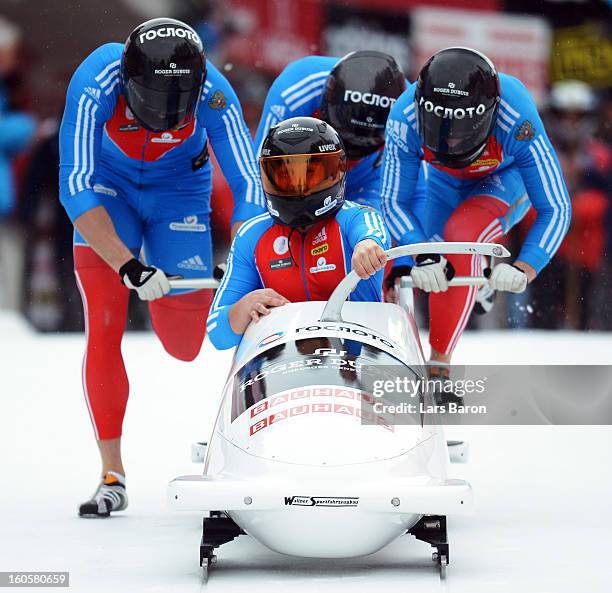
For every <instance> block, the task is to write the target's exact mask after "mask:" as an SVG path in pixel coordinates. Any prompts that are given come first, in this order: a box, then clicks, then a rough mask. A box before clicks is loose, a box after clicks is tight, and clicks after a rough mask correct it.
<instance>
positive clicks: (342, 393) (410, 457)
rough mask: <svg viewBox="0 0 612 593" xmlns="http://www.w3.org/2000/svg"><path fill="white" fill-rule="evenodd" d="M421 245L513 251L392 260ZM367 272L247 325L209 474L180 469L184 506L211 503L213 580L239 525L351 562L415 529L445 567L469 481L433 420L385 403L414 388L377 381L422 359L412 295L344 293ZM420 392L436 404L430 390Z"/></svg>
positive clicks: (468, 500) (208, 539)
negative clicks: (400, 389) (406, 299)
mask: <svg viewBox="0 0 612 593" xmlns="http://www.w3.org/2000/svg"><path fill="white" fill-rule="evenodd" d="M418 253H470V254H479V255H483V256H495V257H505V256H508V255H509V253H508V252H507V250H506V249H505V248H504V247H501V246H499V245H495V244H490V243H420V244H413V245H406V246H402V247H397V248H394V249H391V250H389V251H388V252H387V256H388V259H394V258H395V257H400V256H404V255H416V254H418ZM477 280H478V279H473V278H467V279H466V278H463V279H461V278H459V279H455V280H453V281H452V283H453V284H455V285H459V284H461V283H462V282H465V283H471V284H474V283H475V282H476V281H477ZM358 281H359V278H358V276H357V275H356V274H355V273H354V272H351V273H350V274H348V275H347V276H346V277H345V278H344V279H343V280H342V281H341V282H340V283H339V284H338V286H337V288H336V290H335V291H334V293H333V294H332V295H331V297H330V299H329V301H327V302H303V303H290V304H287V305H284V306H282V307H279V308H276V309H273V310H272V311H271V313H270V314H269V315H267V316H266V317H263V318H262V319H261V320H260V321H259V322H258V323H252V324H251V325H250V326H249V327H248V329H247V331H246V333H245V334H244V337H243V339H242V342H241V343H240V345H239V346H238V348H237V350H236V352H235V355H234V359H233V364H232V367H231V370H230V372H229V376H228V379H227V382H226V384H225V388H224V392H223V396H222V399H221V404H220V408H219V412H218V415H217V418H216V422H215V426H214V429H213V433H212V435H211V436H210V438H209V439H208V441H207V443H208V445H207V446H206V450H205V461H204V472H203V475H195V476H182V477H178V478H176V479H174V480H173V481H172V482H171V483H170V485H169V489H168V499H169V502H170V504H171V506H172V507H173V508H175V509H183V510H201V511H207V512H208V513H209V515H208V516H206V517H205V518H204V519H203V532H202V540H201V545H200V563H201V565H202V567H203V569H204V577H205V578H207V577H208V569H209V566H210V565H211V564H213V563H214V562H215V561H216V556H215V551H216V549H217V548H218V547H219V546H221V545H222V544H224V543H226V542H229V541H231V540H233V539H234V538H235V537H238V536H239V535H241V534H248V535H249V536H251V537H253V538H254V539H256V540H257V541H259V542H261V543H262V544H264V545H265V546H267V547H268V548H270V549H271V550H275V551H277V552H280V553H282V554H289V555H294V556H301V557H313V558H317V557H318V558H348V557H356V556H363V555H367V554H372V553H374V552H376V551H378V550H380V549H381V548H383V547H384V546H386V545H387V544H389V543H390V542H392V541H393V540H394V539H396V538H397V537H399V536H400V535H402V534H406V533H408V534H411V535H413V536H415V537H416V538H417V539H419V540H422V541H424V542H427V543H429V544H431V546H432V547H433V548H435V551H434V554H433V559H434V561H435V562H436V563H437V565H438V566H439V568H440V574H441V576H442V577H444V576H445V572H446V566H447V564H448V562H449V544H448V539H447V529H446V517H447V516H448V515H453V514H462V513H467V512H469V511H470V508H471V506H472V490H471V487H470V485H469V483H467V482H466V481H463V480H456V479H450V478H449V477H448V464H449V454H448V448H447V443H446V441H445V439H444V435H443V429H442V426H441V425H440V423H439V422H438V421H436V419H435V418H431V417H428V416H424V415H423V414H420V413H418V411H417V412H416V413H411V414H404V415H402V416H401V420H397V417H396V416H394V415H391V416H389V414H388V413H386V412H385V411H381V409H382V408H385V406H383V404H384V403H386V404H388V405H387V407H386V408H385V409H387V408H388V409H391V410H393V409H397V408H394V407H393V406H397V405H398V403H406V402H405V401H404V400H405V399H406V398H407V397H408V396H407V394H398V393H395V392H393V393H387V392H385V393H384V395H383V396H381V395H380V394H379V393H376V387H377V386H378V387H381V386H384V385H385V383H384V381H388V380H391V381H392V380H393V378H394V377H396V376H399V375H402V376H404V377H409V378H411V379H413V380H416V381H417V382H418V379H419V378H422V377H425V376H426V367H425V359H424V356H423V352H422V349H421V344H420V342H419V334H418V331H417V327H416V324H415V321H414V317H413V315H412V313H411V307H410V306H409V305H408V306H405V307H401V306H399V305H396V304H391V303H362V302H351V301H348V302H345V301H346V300H347V298H349V296H350V293H351V292H352V290H353V289H354V288H355V286H356V284H357V282H358ZM175 282H176V281H175ZM179 282H181V283H182V284H181V287H187V286H188V285H189V284H188V283H189V282H190V281H179ZM191 282H193V281H191ZM387 385H388V384H387ZM409 397H410V398H411V399H412V403H418V402H421V403H425V404H428V403H433V400H432V396H431V394H430V393H428V391H427V390H426V389H424V390H419V391H418V393H412V394H411V395H410V396H409ZM398 398H399V399H398ZM400 400H401V401H400ZM418 409H419V408H417V410H418ZM196 455H202V448H200V449H199V450H197V451H196Z"/></svg>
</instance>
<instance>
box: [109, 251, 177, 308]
mask: <svg viewBox="0 0 612 593" xmlns="http://www.w3.org/2000/svg"><path fill="white" fill-rule="evenodd" d="M119 276H120V277H121V282H122V283H123V284H125V286H127V287H128V288H129V289H131V290H135V291H136V292H137V293H138V297H139V298H140V300H142V301H154V300H155V299H159V298H161V297H163V296H164V295H165V294H168V293H169V292H170V283H169V282H168V278H166V274H164V273H163V272H162V270H160V269H159V268H154V267H152V266H145V265H144V264H143V263H141V262H139V261H138V260H137V259H131V260H129V261H128V262H126V263H124V264H123V265H122V266H121V268H120V269H119Z"/></svg>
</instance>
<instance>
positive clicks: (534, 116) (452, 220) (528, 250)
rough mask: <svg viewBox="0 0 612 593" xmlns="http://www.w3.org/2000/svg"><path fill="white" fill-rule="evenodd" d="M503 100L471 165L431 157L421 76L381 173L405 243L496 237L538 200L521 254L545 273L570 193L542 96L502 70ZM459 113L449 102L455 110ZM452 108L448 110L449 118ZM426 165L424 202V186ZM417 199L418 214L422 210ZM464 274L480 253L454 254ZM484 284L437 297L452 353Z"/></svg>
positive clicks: (395, 119) (389, 210) (396, 115)
mask: <svg viewBox="0 0 612 593" xmlns="http://www.w3.org/2000/svg"><path fill="white" fill-rule="evenodd" d="M499 78H500V84H501V102H500V105H499V111H498V113H497V121H496V124H495V127H494V130H493V133H492V134H491V136H490V138H489V140H488V143H487V146H486V148H485V151H484V152H483V153H482V155H481V156H480V157H479V158H478V159H477V160H476V161H475V162H474V163H472V164H471V165H469V166H468V167H466V168H464V169H450V168H446V167H443V166H440V165H438V164H435V163H433V162H431V161H432V160H433V155H432V154H431V153H430V152H429V151H428V150H427V149H426V148H424V147H423V146H422V145H421V140H420V138H419V135H418V133H417V123H416V117H417V116H416V106H415V100H414V95H415V88H416V85H415V84H412V85H410V86H409V87H408V89H407V90H406V91H405V92H404V93H403V94H402V95H401V96H400V97H399V99H398V100H397V101H396V102H395V104H394V105H393V108H392V109H391V113H390V114H389V118H388V120H387V130H386V141H385V158H384V167H383V169H384V170H383V178H382V188H381V189H382V206H383V214H384V217H385V222H386V223H387V225H388V227H389V230H390V231H391V234H392V235H393V238H394V239H395V241H396V242H397V243H398V244H400V245H405V244H409V243H417V242H421V241H428V240H438V241H439V240H446V241H494V240H496V239H498V238H499V237H501V236H502V235H504V234H506V233H507V232H508V231H509V230H510V229H511V228H512V227H513V226H514V225H515V224H517V223H518V222H519V221H520V220H521V219H522V218H523V216H524V215H525V214H526V213H527V210H528V209H529V207H530V206H533V208H534V210H535V211H536V213H537V219H536V222H535V223H534V225H533V226H532V227H531V229H530V231H529V233H528V234H527V237H526V239H525V241H524V243H523V246H522V249H521V251H520V253H519V254H518V257H517V258H516V259H518V260H521V261H523V262H526V263H527V264H529V265H530V266H532V267H533V268H534V269H535V270H536V272H539V271H540V270H541V269H542V268H543V267H544V266H545V265H546V264H547V263H548V262H549V261H550V259H551V258H552V256H553V255H554V253H555V252H556V250H557V249H558V247H559V245H560V244H561V241H562V240H563V237H564V236H565V234H566V233H567V230H568V227H569V224H570V218H571V206H570V199H569V195H568V192H567V188H566V186H565V183H564V180H563V176H562V174H561V168H560V166H559V162H558V160H557V157H556V155H555V151H554V148H553V147H552V145H551V143H550V141H549V139H548V137H547V135H546V131H545V129H544V125H543V123H542V120H541V119H540V116H539V114H538V110H537V108H536V105H535V103H534V102H533V100H532V99H531V97H530V96H529V93H528V91H527V89H526V88H525V87H524V85H523V84H522V83H521V82H520V81H519V80H517V79H516V78H514V77H512V76H509V75H506V74H500V75H499ZM449 111H450V110H449ZM445 115H448V114H446V112H442V113H441V117H444V116H445ZM422 161H425V162H426V163H427V164H426V194H425V204H422V203H419V202H420V200H419V199H416V196H415V186H416V184H417V178H418V176H419V170H420V168H421V163H422ZM416 204H418V209H419V213H418V214H417V213H415V205H416ZM448 259H449V261H451V263H452V264H453V266H454V267H455V270H456V272H457V274H459V275H470V274H478V273H480V272H481V271H482V270H481V268H482V261H481V259H480V258H474V257H468V256H448ZM475 294H476V288H475V287H470V288H469V289H468V288H454V289H450V290H449V291H447V292H445V293H440V294H432V295H430V341H431V342H432V346H434V347H435V348H436V349H437V350H438V351H441V352H447V353H450V352H451V351H452V349H453V348H454V346H455V345H456V343H457V340H458V338H459V336H460V335H461V332H462V331H463V329H464V328H465V325H466V324H467V321H468V319H469V314H470V312H471V309H472V305H473V301H474V298H475Z"/></svg>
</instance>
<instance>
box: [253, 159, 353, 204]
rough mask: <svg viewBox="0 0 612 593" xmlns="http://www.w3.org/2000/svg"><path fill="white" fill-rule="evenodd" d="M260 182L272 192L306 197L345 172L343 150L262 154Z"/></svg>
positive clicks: (333, 183) (321, 189) (326, 185)
mask: <svg viewBox="0 0 612 593" xmlns="http://www.w3.org/2000/svg"><path fill="white" fill-rule="evenodd" d="M259 167H260V169H261V183H262V185H263V190H264V192H265V193H267V194H270V195H273V196H285V197H292V196H294V197H303V196H310V195H312V194H315V193H317V192H320V191H324V190H326V189H329V188H330V187H332V186H333V185H335V184H336V183H338V182H339V181H341V180H342V178H343V177H344V175H345V173H346V155H345V153H344V151H343V150H338V151H336V152H328V153H324V154H292V155H287V156H267V157H260V159H259Z"/></svg>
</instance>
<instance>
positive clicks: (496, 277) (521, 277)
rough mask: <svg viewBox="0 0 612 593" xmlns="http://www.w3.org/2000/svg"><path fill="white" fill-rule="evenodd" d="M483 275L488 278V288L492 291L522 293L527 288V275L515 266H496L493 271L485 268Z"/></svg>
mask: <svg viewBox="0 0 612 593" xmlns="http://www.w3.org/2000/svg"><path fill="white" fill-rule="evenodd" d="M484 275H485V276H486V277H487V278H489V286H490V287H491V288H492V289H493V290H505V291H506V292H523V291H524V290H525V289H526V288H527V280H528V278H527V274H526V273H525V271H524V270H522V269H521V268H519V267H517V266H515V265H511V264H497V265H496V266H495V267H494V268H493V271H491V270H490V269H489V268H487V269H486V270H485V271H484Z"/></svg>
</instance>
